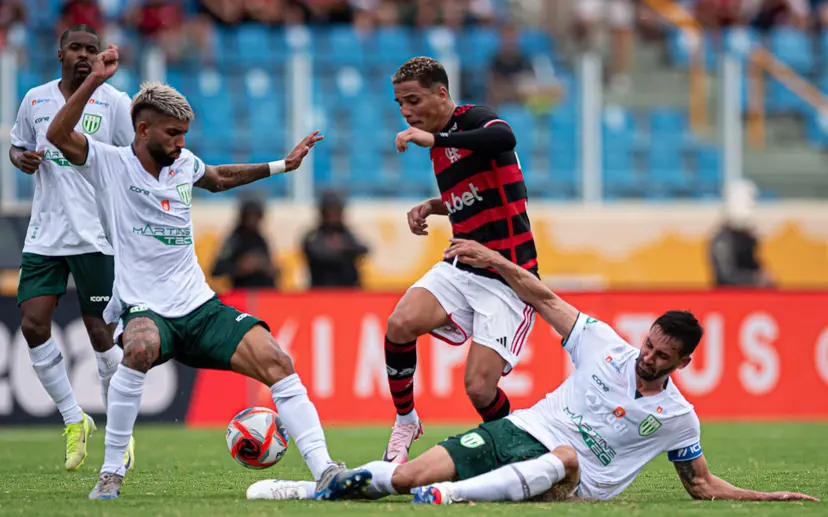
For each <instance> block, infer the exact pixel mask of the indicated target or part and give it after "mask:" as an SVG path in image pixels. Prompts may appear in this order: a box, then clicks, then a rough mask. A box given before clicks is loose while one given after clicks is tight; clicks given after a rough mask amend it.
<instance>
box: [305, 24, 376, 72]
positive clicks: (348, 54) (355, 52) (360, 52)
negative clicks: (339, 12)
mask: <svg viewBox="0 0 828 517" xmlns="http://www.w3.org/2000/svg"><path fill="white" fill-rule="evenodd" d="M326 39H327V46H326V47H324V49H325V50H324V52H318V53H317V55H316V59H318V60H320V61H321V62H323V63H327V64H335V65H338V66H342V65H354V66H361V65H363V64H364V62H365V54H366V46H367V45H368V42H367V41H365V40H363V39H362V38H361V37H360V36H359V35H358V34H357V33H356V32H354V31H353V30H352V29H351V28H350V27H339V26H335V27H332V28H331V29H329V30H328V31H327V38H326Z"/></svg>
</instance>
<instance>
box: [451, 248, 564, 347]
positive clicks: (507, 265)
mask: <svg viewBox="0 0 828 517" xmlns="http://www.w3.org/2000/svg"><path fill="white" fill-rule="evenodd" d="M445 257H446V258H448V259H452V258H455V257H456V258H457V260H459V261H460V262H464V263H466V264H469V265H472V266H475V267H493V268H495V269H496V270H497V272H498V273H500V274H501V276H503V279H504V280H506V283H508V284H509V287H511V288H512V289H514V291H515V293H517V295H518V296H519V297H520V299H521V300H523V301H524V302H526V303H528V304H529V305H531V306H533V307H534V308H535V310H536V311H538V314H540V316H541V318H543V319H544V320H546V322H547V323H549V324H550V325H552V328H554V329H555V332H557V333H558V334H560V335H561V336H562V337H564V338H566V337H567V336H568V335H569V332H570V331H571V330H572V328H573V327H574V326H575V322H576V321H577V320H578V310H577V309H576V308H575V307H573V306H572V305H570V304H569V303H567V302H565V301H564V300H563V299H561V298H560V297H559V296H558V295H556V294H555V293H554V292H553V291H552V289H550V288H548V287H547V286H546V285H544V284H543V282H541V281H540V280H539V279H538V278H537V277H536V276H535V275H533V274H532V273H530V272H529V271H526V270H525V269H523V268H522V267H520V266H518V265H517V264H515V263H513V262H510V261H508V260H506V258H504V257H503V255H501V254H500V253H498V252H496V251H494V250H491V249H489V248H487V247H485V246H483V245H482V244H480V243H478V242H474V241H467V240H463V239H451V247H450V248H449V249H447V250H446V253H445Z"/></svg>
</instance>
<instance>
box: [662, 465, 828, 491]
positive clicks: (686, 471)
mask: <svg viewBox="0 0 828 517" xmlns="http://www.w3.org/2000/svg"><path fill="white" fill-rule="evenodd" d="M673 464H674V465H675V467H676V472H677V473H678V475H679V478H681V484H682V485H684V488H685V490H687V492H688V493H689V494H690V496H691V497H693V499H708V500H714V499H724V500H739V501H817V499H815V498H813V497H810V496H807V495H805V494H799V493H796V492H757V491H754V490H745V489H743V488H738V487H735V486H733V485H731V484H730V483H728V482H727V481H725V480H723V479H721V478H718V477H716V476H714V475H713V474H711V473H710V470H709V469H708V467H707V460H705V459H704V456H699V457H698V458H696V459H694V460H690V461H676V462H674V463H673Z"/></svg>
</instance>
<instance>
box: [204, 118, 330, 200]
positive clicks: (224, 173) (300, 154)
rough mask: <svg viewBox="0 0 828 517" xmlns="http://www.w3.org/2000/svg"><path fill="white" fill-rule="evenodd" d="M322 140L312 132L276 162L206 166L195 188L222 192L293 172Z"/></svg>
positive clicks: (315, 132)
mask: <svg viewBox="0 0 828 517" xmlns="http://www.w3.org/2000/svg"><path fill="white" fill-rule="evenodd" d="M324 138H325V137H323V136H321V135H320V134H319V131H318V130H317V131H314V132H313V133H311V134H309V135H308V136H306V137H305V138H304V139H302V141H301V142H299V143H298V144H297V145H296V147H294V148H293V150H292V151H291V152H290V153H289V154H288V155H287V157H286V158H285V159H284V160H281V161H278V162H270V163H257V164H251V165H248V164H238V165H208V166H207V167H206V169H205V171H204V176H202V177H201V179H199V180H198V181H197V182H196V183H195V186H196V187H199V188H203V189H205V190H209V191H210V192H222V191H225V190H230V189H231V188H236V187H240V186H242V185H247V184H248V183H253V182H254V181H258V180H262V179H265V178H269V177H270V176H273V175H276V174H282V173H285V172H290V171H295V170H296V169H298V168H299V166H300V165H302V160H304V159H305V156H307V155H308V153H309V152H310V150H311V149H312V148H313V146H315V145H316V143H317V142H319V141H321V140H323V139H324Z"/></svg>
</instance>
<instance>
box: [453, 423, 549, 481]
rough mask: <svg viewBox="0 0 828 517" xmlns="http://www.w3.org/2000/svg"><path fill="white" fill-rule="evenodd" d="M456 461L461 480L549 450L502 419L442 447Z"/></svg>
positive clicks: (454, 439)
mask: <svg viewBox="0 0 828 517" xmlns="http://www.w3.org/2000/svg"><path fill="white" fill-rule="evenodd" d="M439 445H440V446H442V447H443V448H444V449H446V450H447V451H448V453H449V456H451V459H452V460H453V461H454V469H455V470H456V471H457V477H458V479H461V480H462V479H469V478H472V477H474V476H479V475H480V474H485V473H486V472H491V471H493V470H495V469H497V468H500V467H502V466H504V465H509V464H511V463H517V462H518V461H524V460H531V459H535V458H538V457H540V456H543V455H544V454H546V453H547V452H549V449H547V448H546V447H545V446H544V445H543V444H542V443H540V442H539V441H538V440H536V439H535V438H534V437H533V436H532V435H530V434H529V433H527V432H526V431H524V430H522V429H520V428H518V426H516V425H515V424H513V423H512V422H511V421H509V420H506V419H505V418H501V419H500V420H494V421H492V422H485V423H482V424H480V426H478V427H477V428H476V429H472V430H471V431H466V432H465V433H463V434H458V435H457V436H452V437H451V438H447V439H445V440H443V441H442V442H440V443H439Z"/></svg>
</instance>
